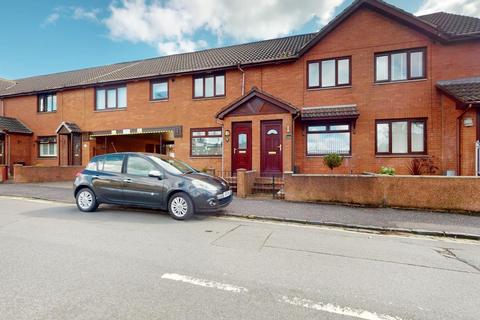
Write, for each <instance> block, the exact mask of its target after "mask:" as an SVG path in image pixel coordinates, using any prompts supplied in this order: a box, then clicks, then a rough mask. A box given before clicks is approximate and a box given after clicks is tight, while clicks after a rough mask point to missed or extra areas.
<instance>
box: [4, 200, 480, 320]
mask: <svg viewBox="0 0 480 320" xmlns="http://www.w3.org/2000/svg"><path fill="white" fill-rule="evenodd" d="M479 289H480V243H479V242H473V241H454V240H449V239H435V238H423V237H405V236H400V235H399V236H394V235H389V236H385V235H377V234H366V233H356V232H349V231H343V230H338V229H327V228H320V227H313V226H310V227H309V226H295V225H288V224H277V223H266V222H254V221H245V220H239V219H234V218H215V217H208V216H198V217H196V218H195V219H193V220H191V221H188V222H177V221H174V220H172V219H170V218H169V217H168V216H167V215H166V214H165V213H158V212H154V211H130V210H123V209H119V208H115V207H109V208H103V209H102V210H100V211H98V212H96V213H92V214H82V213H80V212H79V211H77V209H76V208H75V207H74V206H73V205H69V204H59V203H52V202H44V201H35V200H19V199H10V198H1V197H0V319H29V320H31V319H49V320H50V319H69V320H70V319H367V320H379V319H380V320H406V319H434V320H439V319H448V320H450V319H475V320H477V319H479V314H480V293H479V292H480V290H479Z"/></svg>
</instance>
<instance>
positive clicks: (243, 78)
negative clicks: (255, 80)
mask: <svg viewBox="0 0 480 320" xmlns="http://www.w3.org/2000/svg"><path fill="white" fill-rule="evenodd" d="M237 68H238V70H240V72H241V73H242V96H243V95H244V94H245V71H244V70H243V69H242V68H241V67H240V63H239V64H238V65H237Z"/></svg>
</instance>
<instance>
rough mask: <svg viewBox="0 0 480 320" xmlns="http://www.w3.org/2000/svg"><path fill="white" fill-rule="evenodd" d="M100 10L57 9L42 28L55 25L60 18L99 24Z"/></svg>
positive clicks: (79, 8)
mask: <svg viewBox="0 0 480 320" xmlns="http://www.w3.org/2000/svg"><path fill="white" fill-rule="evenodd" d="M100 11H101V10H100V9H85V8H83V7H74V6H71V7H56V8H54V9H53V11H52V13H51V14H49V15H48V16H47V18H45V20H44V21H43V23H42V27H46V26H48V25H54V24H56V23H57V21H58V20H60V18H71V19H74V20H88V21H94V22H98V21H99V18H98V15H99V13H100Z"/></svg>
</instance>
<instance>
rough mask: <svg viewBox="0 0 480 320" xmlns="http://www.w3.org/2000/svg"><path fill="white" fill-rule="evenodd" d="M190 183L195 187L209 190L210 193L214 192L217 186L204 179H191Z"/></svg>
mask: <svg viewBox="0 0 480 320" xmlns="http://www.w3.org/2000/svg"><path fill="white" fill-rule="evenodd" d="M192 184H193V186H194V187H195V188H200V189H205V190H207V191H210V192H211V193H215V192H217V191H218V189H217V187H215V186H214V185H212V184H210V183H207V182H205V181H201V180H192Z"/></svg>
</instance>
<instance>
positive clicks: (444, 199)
mask: <svg viewBox="0 0 480 320" xmlns="http://www.w3.org/2000/svg"><path fill="white" fill-rule="evenodd" d="M479 195H480V178H477V177H445V176H393V177H392V176H381V175H314V174H292V173H290V172H286V173H285V199H286V200H289V201H314V202H336V203H346V204H359V205H366V206H375V207H383V206H386V207H402V208H415V209H430V210H452V211H471V212H480V198H479Z"/></svg>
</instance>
